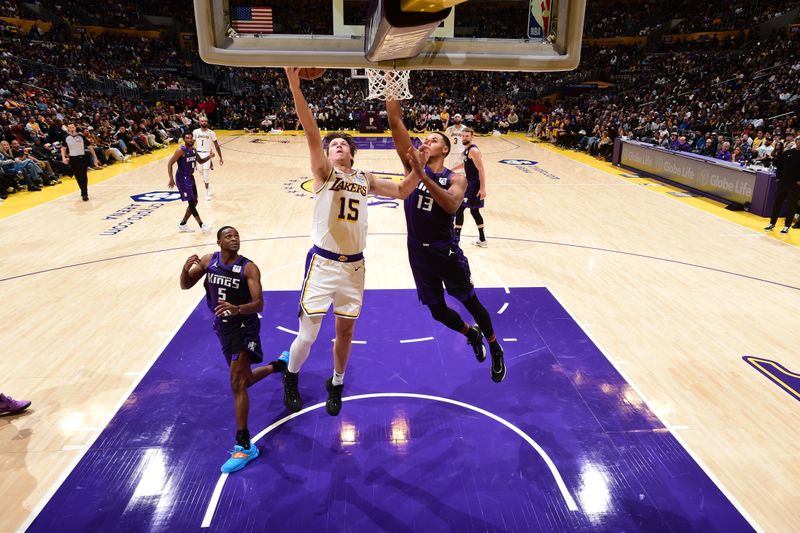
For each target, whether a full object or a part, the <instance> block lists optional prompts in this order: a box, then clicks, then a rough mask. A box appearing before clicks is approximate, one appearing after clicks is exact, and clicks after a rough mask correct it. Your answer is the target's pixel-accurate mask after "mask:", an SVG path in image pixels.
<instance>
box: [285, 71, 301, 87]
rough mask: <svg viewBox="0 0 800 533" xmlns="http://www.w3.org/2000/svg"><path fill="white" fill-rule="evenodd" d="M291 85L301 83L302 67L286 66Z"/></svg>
mask: <svg viewBox="0 0 800 533" xmlns="http://www.w3.org/2000/svg"><path fill="white" fill-rule="evenodd" d="M283 70H284V71H285V72H286V77H287V78H288V79H289V84H290V85H300V67H284V69H283Z"/></svg>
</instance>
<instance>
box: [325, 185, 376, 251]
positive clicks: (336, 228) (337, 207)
mask: <svg viewBox="0 0 800 533" xmlns="http://www.w3.org/2000/svg"><path fill="white" fill-rule="evenodd" d="M314 194H315V195H316V197H315V198H314V215H313V218H312V226H311V239H312V240H313V241H314V245H316V246H318V247H319V248H322V249H324V250H328V251H329V252H334V253H337V254H342V255H355V254H359V253H361V252H363V251H364V248H365V247H366V245H367V202H368V200H367V195H368V194H369V181H368V180H367V176H366V175H365V174H364V172H363V171H361V170H355V169H353V170H352V172H350V173H347V172H342V171H340V170H336V169H332V170H331V173H330V175H329V176H328V179H326V180H325V183H324V184H323V185H322V187H320V189H319V190H317V191H314Z"/></svg>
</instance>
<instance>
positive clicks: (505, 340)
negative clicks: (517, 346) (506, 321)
mask: <svg viewBox="0 0 800 533" xmlns="http://www.w3.org/2000/svg"><path fill="white" fill-rule="evenodd" d="M503 342H517V339H516V338H515V337H508V338H504V339H503Z"/></svg>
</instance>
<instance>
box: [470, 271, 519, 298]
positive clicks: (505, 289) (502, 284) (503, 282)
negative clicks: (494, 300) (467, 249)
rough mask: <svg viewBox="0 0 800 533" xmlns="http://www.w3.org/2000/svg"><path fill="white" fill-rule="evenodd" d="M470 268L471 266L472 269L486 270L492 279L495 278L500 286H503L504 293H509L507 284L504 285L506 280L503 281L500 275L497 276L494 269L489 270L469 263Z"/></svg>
mask: <svg viewBox="0 0 800 533" xmlns="http://www.w3.org/2000/svg"><path fill="white" fill-rule="evenodd" d="M470 268H472V270H480V271H481V272H487V273H488V274H490V275H491V276H492V277H493V278H494V279H496V280H497V281H499V282H500V286H501V287H503V290H504V291H505V293H506V294H511V290H510V289H509V288H508V285H506V282H505V281H503V280H502V278H501V277H500V276H498V275H497V274H496V273H495V272H494V271H492V270H489V269H484V268H475V267H473V266H472V265H470Z"/></svg>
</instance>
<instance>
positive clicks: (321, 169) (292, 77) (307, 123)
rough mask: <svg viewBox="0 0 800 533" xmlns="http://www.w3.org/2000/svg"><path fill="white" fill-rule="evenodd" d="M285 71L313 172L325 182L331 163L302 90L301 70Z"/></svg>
mask: <svg viewBox="0 0 800 533" xmlns="http://www.w3.org/2000/svg"><path fill="white" fill-rule="evenodd" d="M284 70H285V71H286V77H287V78H288V79H289V88H290V89H291V91H292V98H293V99H294V107H295V109H296V110H297V117H298V118H299V119H300V124H302V125H303V131H304V132H305V135H306V142H307V143H308V151H309V153H310V154H311V170H312V171H313V172H314V177H315V178H317V179H321V180H324V179H326V178H327V177H328V175H329V174H330V173H331V163H330V161H328V158H327V157H325V151H324V150H323V149H322V138H321V137H320V135H319V128H318V127H317V121H316V120H315V119H314V115H312V114H311V110H309V109H308V102H307V101H306V97H305V96H303V90H302V89H301V88H300V69H299V68H296V67H287V68H285V69H284Z"/></svg>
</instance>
